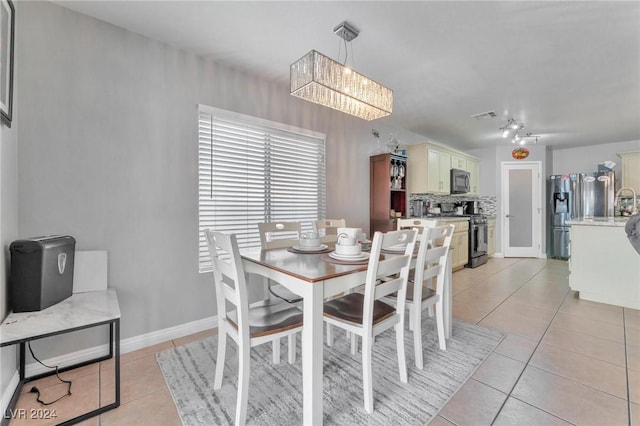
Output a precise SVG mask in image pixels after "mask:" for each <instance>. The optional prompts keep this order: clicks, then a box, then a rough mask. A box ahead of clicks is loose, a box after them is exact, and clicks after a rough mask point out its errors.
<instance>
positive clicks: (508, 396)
mask: <svg viewBox="0 0 640 426" xmlns="http://www.w3.org/2000/svg"><path fill="white" fill-rule="evenodd" d="M544 269H546V268H543V269H542V270H544ZM542 270H540V271H538V273H537V274H535V275H534V276H533V277H531V278H530V279H529V280H528V281H526V282H525V283H524V284H522V286H520V287H518V290H519V289H520V288H522V287H523V286H524V285H525V284H526V283H528V282H529V281H531V280H532V279H533V278H534V277H535V276H536V275H538V274H539V273H540V272H542ZM516 291H517V290H516ZM514 293H515V292H514ZM569 293H570V292H569V291H567V293H566V294H565V296H564V298H563V299H562V302H561V303H560V305H558V308H557V309H556V312H555V313H554V314H553V318H551V320H550V321H549V324H548V325H547V327H546V328H545V330H544V333H542V336H540V339H539V340H538V343H537V344H536V347H535V348H533V351H531V355H529V358H528V359H527V362H526V363H525V365H524V368H523V369H522V371H521V372H520V374H519V375H518V378H517V379H516V380H515V382H514V383H513V386H512V387H511V389H510V390H509V393H508V394H507V397H506V398H505V399H504V401H503V402H502V404H501V405H500V409H499V410H498V412H497V413H496V415H495V416H494V417H493V420H492V421H491V425H493V424H494V423H495V421H496V420H497V418H498V416H499V415H500V413H501V412H502V409H503V408H504V406H505V404H506V403H507V401H508V400H509V398H510V397H511V394H512V393H513V390H514V389H515V388H516V386H517V384H518V382H519V381H520V379H521V378H522V375H523V374H524V371H525V370H526V369H527V367H528V366H529V363H530V362H531V359H532V358H533V355H534V354H535V353H536V351H537V350H538V347H539V346H540V343H542V339H544V336H545V334H547V331H548V330H549V327H551V323H552V322H553V320H554V319H555V317H556V315H557V314H558V312H559V311H560V307H562V305H563V303H564V302H565V301H566V300H567V297H568V296H569ZM512 295H513V294H512ZM509 297H511V296H509ZM505 300H506V299H505ZM502 303H504V301H503V302H502ZM502 303H501V304H500V305H502ZM500 305H498V306H500ZM496 308H497V306H496ZM492 312H493V311H492ZM487 315H489V314H487ZM483 319H484V318H483ZM480 321H482V320H480ZM494 351H495V348H494ZM529 405H531V404H529ZM533 407H535V406H533ZM535 408H537V409H539V408H538V407H535ZM542 411H544V410H542ZM544 412H545V413H546V411H544ZM549 414H551V413H549ZM552 415H553V414H552ZM555 417H557V416H555ZM558 418H560V417H558ZM562 420H565V419H562ZM565 421H566V420H565ZM569 423H571V422H569Z"/></svg>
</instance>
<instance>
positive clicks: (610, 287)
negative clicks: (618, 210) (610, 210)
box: [569, 218, 640, 309]
mask: <svg viewBox="0 0 640 426" xmlns="http://www.w3.org/2000/svg"><path fill="white" fill-rule="evenodd" d="M625 224H626V218H615V219H609V218H603V219H602V220H597V219H590V220H587V219H585V220H583V221H573V222H572V223H571V230H570V236H571V257H570V265H571V267H570V271H571V272H570V274H569V287H570V288H571V290H574V291H577V292H579V297H580V299H585V300H591V301H594V302H600V303H608V304H610V305H616V306H623V307H625V308H632V309H640V284H639V283H640V255H638V253H637V252H636V251H635V250H634V248H633V246H632V245H631V243H630V242H629V240H628V239H627V234H626V232H625V228H624V226H625Z"/></svg>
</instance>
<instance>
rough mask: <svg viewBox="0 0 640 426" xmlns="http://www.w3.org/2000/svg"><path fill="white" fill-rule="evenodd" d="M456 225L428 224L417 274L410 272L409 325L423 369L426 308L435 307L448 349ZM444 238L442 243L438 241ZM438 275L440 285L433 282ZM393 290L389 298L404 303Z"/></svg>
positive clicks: (442, 346) (440, 333) (442, 340)
mask: <svg viewBox="0 0 640 426" xmlns="http://www.w3.org/2000/svg"><path fill="white" fill-rule="evenodd" d="M454 229H455V225H446V226H439V227H435V228H429V227H426V228H424V230H423V232H422V234H420V247H419V249H418V257H417V259H416V266H415V269H414V273H413V275H410V276H409V282H408V284H407V293H406V300H405V306H406V307H407V309H408V310H409V329H410V330H412V331H413V346H414V350H415V361H416V367H418V368H419V369H423V368H424V367H423V365H424V362H423V356H422V352H423V350H422V311H423V310H424V309H427V308H431V307H435V312H436V325H437V329H438V343H439V345H440V349H441V350H443V351H444V350H446V349H447V344H446V340H445V333H444V307H443V303H444V297H443V294H444V290H445V289H444V286H445V276H446V271H447V262H448V258H449V255H448V254H449V247H450V246H451V240H452V237H453V231H454ZM437 242H440V243H439V244H440V245H437ZM433 278H435V279H436V289H435V290H433V289H432V288H431V286H430V285H429V284H430V282H431V280H432V279H433ZM399 297H401V296H400V294H399V293H398V294H397V295H394V294H391V295H389V297H388V298H387V299H385V300H386V301H389V302H390V303H393V304H396V305H400V303H399V301H398V298H399Z"/></svg>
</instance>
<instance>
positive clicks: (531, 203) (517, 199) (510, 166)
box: [502, 161, 542, 257]
mask: <svg viewBox="0 0 640 426" xmlns="http://www.w3.org/2000/svg"><path fill="white" fill-rule="evenodd" d="M541 194H542V176H541V164H540V162H538V161H535V162H534V161H531V162H503V163H502V213H503V217H502V223H503V230H504V232H503V245H502V247H503V248H504V256H505V257H542V250H541V242H540V241H541V239H542V206H541V201H542V200H541Z"/></svg>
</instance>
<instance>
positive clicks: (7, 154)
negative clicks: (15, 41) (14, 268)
mask: <svg viewBox="0 0 640 426" xmlns="http://www.w3.org/2000/svg"><path fill="white" fill-rule="evenodd" d="M18 71H19V68H17V67H15V68H14V72H15V77H14V91H13V120H12V122H11V128H9V127H6V126H5V125H4V124H2V125H0V245H1V246H2V255H0V320H4V318H5V316H6V315H7V314H8V313H9V300H8V299H9V279H8V277H9V266H10V257H9V244H10V243H11V241H13V240H15V239H16V238H17V235H18V144H17V141H18V115H19V114H18V113H17V111H16V105H17V101H18V90H17V81H18V74H19V72H18ZM15 371H16V350H15V347H14V346H11V347H5V348H2V349H0V392H4V390H5V389H6V388H7V385H8V384H9V381H10V380H11V378H12V377H13V375H14V373H15ZM2 397H3V399H4V398H5V397H8V395H4V394H3V396H2ZM4 408H5V407H0V409H4Z"/></svg>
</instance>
